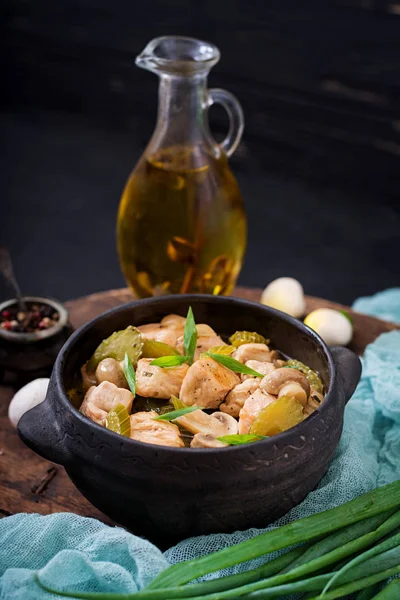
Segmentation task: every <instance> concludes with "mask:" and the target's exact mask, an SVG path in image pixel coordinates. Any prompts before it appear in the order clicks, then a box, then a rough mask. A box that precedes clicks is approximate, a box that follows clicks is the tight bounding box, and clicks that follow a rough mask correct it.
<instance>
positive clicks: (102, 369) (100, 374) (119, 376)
mask: <svg viewBox="0 0 400 600" xmlns="http://www.w3.org/2000/svg"><path fill="white" fill-rule="evenodd" d="M96 381H97V383H98V384H99V383H102V382H103V381H109V382H110V383H113V384H114V385H116V386H117V387H119V388H125V389H128V383H127V381H126V379H125V375H124V372H123V370H122V367H121V364H120V363H119V362H118V361H117V360H115V358H104V359H103V360H101V361H100V362H99V364H98V366H97V369H96Z"/></svg>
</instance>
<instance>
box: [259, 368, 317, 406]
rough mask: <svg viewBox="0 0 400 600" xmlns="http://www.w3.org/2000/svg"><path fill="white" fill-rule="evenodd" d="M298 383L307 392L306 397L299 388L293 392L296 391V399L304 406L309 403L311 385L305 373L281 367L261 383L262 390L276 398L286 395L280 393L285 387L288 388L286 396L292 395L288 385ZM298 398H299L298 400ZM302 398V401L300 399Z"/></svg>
mask: <svg viewBox="0 0 400 600" xmlns="http://www.w3.org/2000/svg"><path fill="white" fill-rule="evenodd" d="M289 383H296V384H298V385H299V386H301V387H302V388H303V390H304V392H305V398H304V395H301V394H300V393H299V390H298V388H297V387H296V388H295V389H294V388H292V392H293V391H295V393H296V394H297V395H296V396H295V398H296V399H298V400H299V402H301V403H302V404H303V405H305V404H306V403H307V398H308V396H309V394H310V384H309V383H308V380H307V378H306V377H305V375H303V373H301V372H300V371H298V370H297V369H290V368H286V367H281V368H280V369H275V370H274V371H272V373H269V374H268V375H266V376H265V377H264V379H263V380H262V381H261V384H260V388H261V389H263V390H265V391H266V392H268V393H269V394H274V395H275V396H282V395H284V393H280V391H281V389H282V388H283V387H285V388H286V393H285V395H292V394H291V393H289V391H288V390H289V388H288V384H289ZM297 396H298V398H297ZM301 397H302V400H301V399H300V398H301Z"/></svg>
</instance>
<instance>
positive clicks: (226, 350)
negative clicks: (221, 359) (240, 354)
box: [207, 346, 236, 356]
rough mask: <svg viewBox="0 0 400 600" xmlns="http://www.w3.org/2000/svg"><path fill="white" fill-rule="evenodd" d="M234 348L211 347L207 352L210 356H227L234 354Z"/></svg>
mask: <svg viewBox="0 0 400 600" xmlns="http://www.w3.org/2000/svg"><path fill="white" fill-rule="evenodd" d="M235 350H236V348H235V346H213V347H212V348H210V349H209V350H207V352H209V353H210V354H223V355H225V356H229V355H230V354H232V352H235Z"/></svg>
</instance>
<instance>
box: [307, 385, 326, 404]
mask: <svg viewBox="0 0 400 600" xmlns="http://www.w3.org/2000/svg"><path fill="white" fill-rule="evenodd" d="M323 399H324V397H323V395H322V394H320V393H319V392H317V391H316V390H314V389H313V388H311V392H310V396H309V398H308V402H307V404H308V406H311V408H313V409H315V408H319V407H320V406H321V402H322V400H323Z"/></svg>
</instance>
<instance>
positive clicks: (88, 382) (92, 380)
mask: <svg viewBox="0 0 400 600" xmlns="http://www.w3.org/2000/svg"><path fill="white" fill-rule="evenodd" d="M81 376H82V383H83V387H84V388H85V390H88V389H89V388H90V387H92V385H97V381H96V376H95V374H94V373H88V371H87V368H86V364H85V365H83V367H81Z"/></svg>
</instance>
